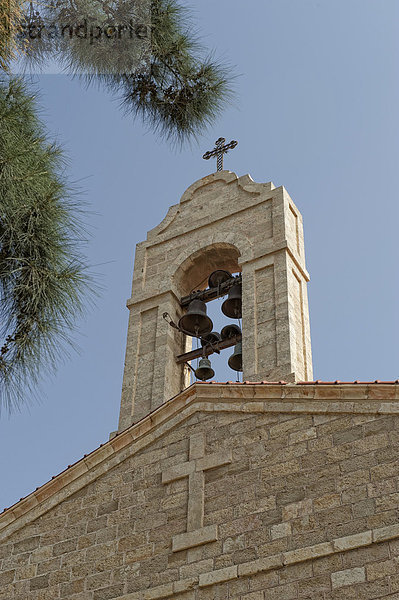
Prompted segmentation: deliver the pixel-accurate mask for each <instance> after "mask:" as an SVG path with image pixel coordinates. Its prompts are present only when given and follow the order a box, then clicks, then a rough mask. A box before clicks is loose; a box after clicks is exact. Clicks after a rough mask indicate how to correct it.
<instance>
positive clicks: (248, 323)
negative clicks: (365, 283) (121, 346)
mask: <svg viewBox="0 0 399 600" xmlns="http://www.w3.org/2000/svg"><path fill="white" fill-rule="evenodd" d="M215 270H226V271H229V272H230V273H238V274H241V278H240V280H241V281H242V363H243V367H242V370H243V380H244V381H264V380H268V381H280V380H284V381H287V382H294V381H309V380H311V379H312V356H311V343H310V329H309V311H308V300H307V286H306V284H307V282H308V281H309V275H308V273H307V271H306V266H305V252H304V240H303V226H302V217H301V214H300V212H299V211H298V209H297V207H296V206H295V204H294V203H293V201H292V200H291V198H290V196H289V194H288V192H287V191H286V190H285V189H284V187H283V186H281V187H278V188H276V187H275V186H274V185H273V183H271V182H269V183H255V182H254V181H253V180H252V179H251V177H250V176H249V175H244V176H242V177H238V176H237V175H236V174H235V173H232V172H230V171H227V170H222V171H217V172H216V173H213V174H211V175H208V176H206V177H203V178H202V179H200V180H199V181H196V182H195V183H193V184H192V185H191V186H190V187H189V188H188V189H187V190H186V191H185V192H184V194H183V196H182V198H181V200H180V202H179V204H175V205H174V206H171V207H170V209H169V210H168V213H167V215H166V217H165V218H164V219H163V221H162V222H161V223H160V224H159V225H157V226H156V227H155V228H154V229H152V230H151V231H149V232H148V234H147V239H146V241H144V242H141V243H139V244H137V248H136V257H135V264H134V273H133V286H132V297H131V298H130V299H129V300H128V302H127V306H128V308H129V311H130V316H129V325H128V335H127V348H126V359H125V370H124V378H123V389H122V403H121V412H120V421H119V431H121V430H123V429H125V428H127V427H129V426H130V425H132V423H136V422H137V421H139V420H140V419H141V418H143V417H145V416H146V415H147V414H149V413H150V412H152V411H153V410H155V409H156V408H158V407H159V406H160V405H162V404H163V403H164V402H166V401H167V400H169V399H170V398H172V397H173V396H175V395H176V394H178V393H179V392H181V391H182V390H183V389H184V388H186V387H187V386H188V385H189V382H190V376H189V369H188V367H187V365H186V364H184V362H179V360H178V358H177V357H179V356H181V355H182V354H183V355H184V353H187V352H188V351H189V350H190V349H191V338H190V337H189V336H186V335H184V334H182V333H181V332H180V331H178V330H177V329H176V328H173V327H170V325H169V324H168V322H167V320H165V319H164V318H163V315H164V314H165V313H167V314H168V316H170V319H171V320H172V321H173V322H174V323H178V322H179V320H180V319H181V317H182V316H183V315H184V314H185V313H186V312H187V302H185V301H184V299H186V300H187V296H189V295H190V293H192V292H193V290H199V289H201V286H202V289H205V288H206V287H207V281H208V276H209V275H210V274H211V273H212V272H213V271H215Z"/></svg>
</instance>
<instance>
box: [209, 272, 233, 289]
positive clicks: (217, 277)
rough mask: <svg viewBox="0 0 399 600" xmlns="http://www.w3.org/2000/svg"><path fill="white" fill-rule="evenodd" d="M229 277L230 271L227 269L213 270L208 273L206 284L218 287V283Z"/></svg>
mask: <svg viewBox="0 0 399 600" xmlns="http://www.w3.org/2000/svg"><path fill="white" fill-rule="evenodd" d="M230 277H231V273H229V271H222V270H221V269H219V270H217V271H213V273H211V274H210V275H209V278H208V285H209V287H210V288H214V287H218V285H220V284H221V283H224V282H225V281H227V280H228V279H230Z"/></svg>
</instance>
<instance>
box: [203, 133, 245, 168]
mask: <svg viewBox="0 0 399 600" xmlns="http://www.w3.org/2000/svg"><path fill="white" fill-rule="evenodd" d="M225 141H226V139H225V138H222V137H220V138H219V139H218V140H216V142H215V148H214V149H213V150H210V151H209V152H205V154H204V155H203V157H202V158H205V160H208V159H209V158H212V157H213V156H216V168H217V170H218V171H223V155H224V154H227V152H228V151H229V150H232V149H233V148H235V147H236V146H237V144H238V142H237V141H236V140H232V141H231V142H230V143H229V144H226V145H225V146H223V144H224V143H225Z"/></svg>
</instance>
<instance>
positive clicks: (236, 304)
mask: <svg viewBox="0 0 399 600" xmlns="http://www.w3.org/2000/svg"><path fill="white" fill-rule="evenodd" d="M222 313H223V314H224V315H226V317H229V318H230V319H241V317H242V287H241V285H240V284H239V283H236V284H235V285H233V286H232V287H231V288H230V290H229V295H228V297H227V299H226V300H225V301H224V302H223V304H222Z"/></svg>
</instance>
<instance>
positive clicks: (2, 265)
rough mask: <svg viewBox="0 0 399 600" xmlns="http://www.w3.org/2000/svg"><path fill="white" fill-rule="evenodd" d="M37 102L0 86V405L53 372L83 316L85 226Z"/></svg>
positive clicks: (12, 85)
mask: <svg viewBox="0 0 399 600" xmlns="http://www.w3.org/2000/svg"><path fill="white" fill-rule="evenodd" d="M62 171H63V158H62V155H61V152H60V149H59V148H58V147H57V146H56V145H55V144H50V143H49V142H48V141H47V139H46V135H45V131H44V129H43V126H42V124H41V122H40V120H39V119H38V117H37V115H36V105H35V99H34V97H33V96H32V95H29V94H28V93H27V91H26V89H25V87H24V85H23V84H22V83H21V81H19V80H5V79H3V80H2V81H1V80H0V346H1V349H0V407H1V405H5V406H7V407H8V409H11V408H13V407H14V406H16V405H18V403H19V402H21V400H22V398H23V392H24V391H26V390H29V389H34V388H35V386H36V384H37V382H38V379H39V374H40V373H42V372H43V370H46V369H47V370H48V369H50V371H52V370H53V369H54V367H55V365H56V360H57V358H58V357H59V356H60V355H62V354H63V353H64V352H65V350H66V347H67V346H68V343H69V342H68V332H69V331H70V330H71V328H72V327H73V325H74V322H75V318H76V316H77V315H79V313H81V312H82V294H83V292H84V290H85V289H86V288H87V285H88V281H89V278H88V276H87V275H86V270H85V266H84V263H83V260H82V257H81V255H80V252H79V247H80V245H81V242H82V241H83V238H82V233H83V232H82V226H81V225H80V223H79V220H78V217H77V216H78V215H79V210H78V207H77V206H75V205H74V203H73V201H72V200H71V196H70V194H69V192H68V190H67V188H66V185H65V182H64V178H63V174H62Z"/></svg>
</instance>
